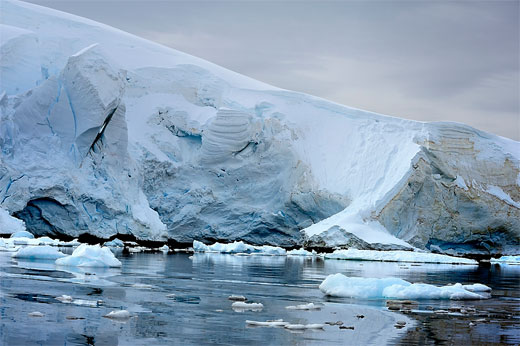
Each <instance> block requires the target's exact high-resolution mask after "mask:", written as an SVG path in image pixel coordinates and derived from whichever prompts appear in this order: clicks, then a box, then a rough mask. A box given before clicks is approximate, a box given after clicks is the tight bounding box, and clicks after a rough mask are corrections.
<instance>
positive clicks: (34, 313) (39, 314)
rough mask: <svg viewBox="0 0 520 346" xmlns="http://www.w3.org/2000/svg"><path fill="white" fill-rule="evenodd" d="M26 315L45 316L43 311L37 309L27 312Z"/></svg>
mask: <svg viewBox="0 0 520 346" xmlns="http://www.w3.org/2000/svg"><path fill="white" fill-rule="evenodd" d="M28 315H29V316H31V317H43V316H45V315H44V314H43V313H41V312H39V311H33V312H29V313H28Z"/></svg>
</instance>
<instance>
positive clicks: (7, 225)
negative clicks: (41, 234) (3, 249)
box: [0, 208, 32, 235]
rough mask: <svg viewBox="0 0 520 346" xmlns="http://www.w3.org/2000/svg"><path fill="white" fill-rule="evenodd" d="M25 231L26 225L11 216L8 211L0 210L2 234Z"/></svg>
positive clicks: (0, 230) (0, 232)
mask: <svg viewBox="0 0 520 346" xmlns="http://www.w3.org/2000/svg"><path fill="white" fill-rule="evenodd" d="M23 231H25V223H24V222H23V221H22V220H20V219H17V218H15V217H12V216H11V215H9V212H7V210H5V209H3V208H0V234H13V233H18V232H23ZM31 235H32V234H31Z"/></svg>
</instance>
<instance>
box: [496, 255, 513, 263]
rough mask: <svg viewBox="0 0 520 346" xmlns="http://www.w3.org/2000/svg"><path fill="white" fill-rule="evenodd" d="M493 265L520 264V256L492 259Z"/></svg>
mask: <svg viewBox="0 0 520 346" xmlns="http://www.w3.org/2000/svg"><path fill="white" fill-rule="evenodd" d="M490 262H491V263H512V264H520V255H517V256H502V257H500V258H492V259H491V260H490Z"/></svg>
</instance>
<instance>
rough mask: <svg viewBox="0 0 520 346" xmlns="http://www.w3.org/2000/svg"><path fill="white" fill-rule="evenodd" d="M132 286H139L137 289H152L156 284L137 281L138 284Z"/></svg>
mask: <svg viewBox="0 0 520 346" xmlns="http://www.w3.org/2000/svg"><path fill="white" fill-rule="evenodd" d="M131 287H133V288H137V289H140V290H149V289H152V288H153V287H154V286H153V285H149V284H141V283H136V284H133V285H132V286H131Z"/></svg>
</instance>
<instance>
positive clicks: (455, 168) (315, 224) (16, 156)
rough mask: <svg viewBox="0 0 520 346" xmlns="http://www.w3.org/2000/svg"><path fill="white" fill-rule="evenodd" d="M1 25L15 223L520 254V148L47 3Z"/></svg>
mask: <svg viewBox="0 0 520 346" xmlns="http://www.w3.org/2000/svg"><path fill="white" fill-rule="evenodd" d="M0 25H1V26H0V31H1V33H2V35H0V52H1V56H2V59H1V63H0V73H1V77H2V78H0V80H1V82H0V112H1V113H0V119H1V120H0V149H1V152H0V208H1V209H0V221H1V222H3V221H2V220H4V219H5V218H6V216H5V215H3V214H2V213H3V210H6V211H8V213H9V214H10V215H12V216H14V217H16V218H18V219H20V220H23V222H24V223H25V228H26V229H27V231H29V232H31V233H33V234H34V235H36V236H52V237H60V238H63V239H64V240H69V239H73V238H77V237H79V236H82V235H85V234H87V235H89V236H91V237H96V238H101V239H104V240H112V239H115V238H116V237H117V238H119V239H123V240H128V239H132V238H134V239H136V240H141V241H155V242H166V241H168V242H169V243H173V245H175V244H183V245H189V244H192V242H193V241H194V240H197V241H202V242H205V243H213V242H218V241H220V242H234V241H243V242H247V243H249V244H254V245H273V246H281V247H286V248H290V247H292V248H296V247H298V248H299V247H301V246H305V247H306V248H311V249H317V250H330V249H333V248H348V247H356V248H358V249H367V250H410V249H413V248H419V249H424V250H430V251H435V252H440V253H448V254H461V255H464V254H472V255H486V256H491V255H499V254H500V255H507V254H511V255H516V254H518V253H519V252H520V251H519V248H520V244H519V239H520V187H519V185H520V143H519V142H516V141H513V140H510V139H507V138H503V137H499V136H496V135H493V134H490V133H486V132H483V131H480V130H477V129H474V128H471V127H469V126H466V125H463V124H458V123H449V122H435V123H424V122H417V121H411V120H404V119H399V118H395V117H389V116H385V115H380V114H375V113H371V112H367V111H363V110H359V109H354V108H350V107H346V106H343V105H339V104H336V103H333V102H329V101H326V100H323V99H320V98H317V97H313V96H310V95H306V94H302V93H297V92H292V91H288V90H283V89H279V88H276V87H273V86H270V85H268V84H265V83H262V82H259V81H255V80H253V79H251V78H248V77H246V76H242V75H240V74H237V73H234V72H232V71H229V70H226V69H224V68H222V67H219V66H217V65H214V64H212V63H210V62H207V61H204V60H202V59H199V58H196V57H193V56H190V55H187V54H184V53H182V52H179V51H176V50H173V49H170V48H167V47H164V46H161V45H159V44H156V43H153V42H150V41H147V40H144V39H142V38H139V37H136V36H133V35H131V34H128V33H125V32H123V31H120V30H118V29H115V28H112V27H109V26H107V25H104V24H100V23H97V22H94V21H91V20H88V19H85V18H81V17H77V16H74V15H70V14H66V13H63V12H60V11H55V10H51V9H47V8H44V7H40V6H37V5H33V4H28V3H23V2H19V1H14V0H5V1H3V2H2V16H1V18H0ZM7 216H9V215H7ZM9 217H10V216H9ZM1 222H0V224H1ZM19 225H21V223H20V224H19ZM17 227H18V226H17ZM16 230H18V229H14V228H13V229H11V231H12V232H14V231H16ZM2 232H4V230H3V227H2ZM12 232H9V233H12ZM125 237H126V238H125ZM128 237H130V238H128Z"/></svg>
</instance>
